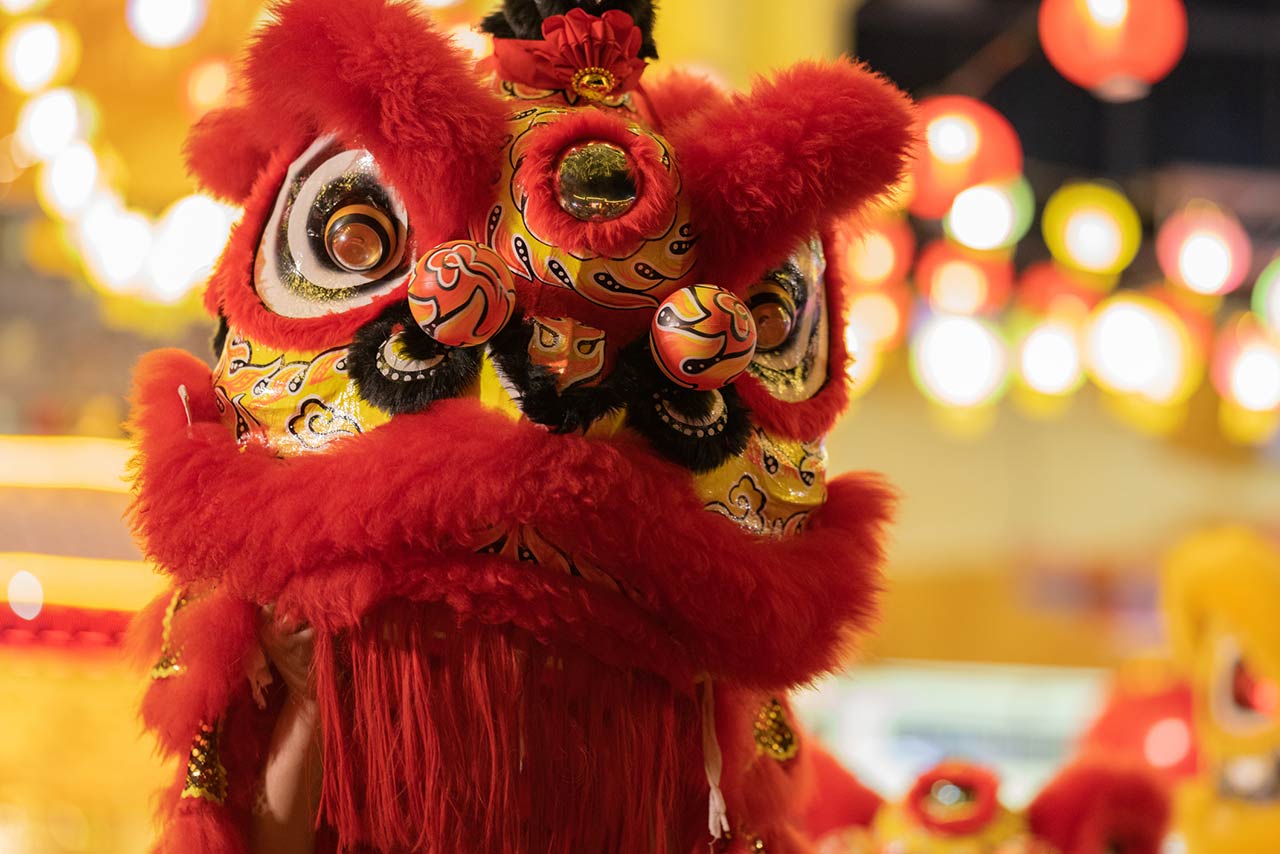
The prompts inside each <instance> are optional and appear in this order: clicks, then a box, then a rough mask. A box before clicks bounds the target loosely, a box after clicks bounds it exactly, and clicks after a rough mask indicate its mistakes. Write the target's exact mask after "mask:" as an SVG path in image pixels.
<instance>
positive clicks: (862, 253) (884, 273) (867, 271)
mask: <svg viewBox="0 0 1280 854" xmlns="http://www.w3.org/2000/svg"><path fill="white" fill-rule="evenodd" d="M849 255H850V258H851V260H852V262H853V274H854V276H856V277H857V279H858V281H859V282H862V283H863V284H865V285H871V286H874V285H877V284H879V283H880V282H882V281H884V280H885V279H886V278H888V276H889V274H890V273H892V272H893V266H894V262H895V261H896V260H897V259H896V257H895V255H896V251H895V250H894V248H893V241H892V240H890V239H889V237H888V235H886V234H885V233H884V232H882V231H869V232H867V233H866V234H865V235H863V236H862V237H861V238H860V239H859V240H857V241H855V242H854V244H853V246H851V247H850V249H849Z"/></svg>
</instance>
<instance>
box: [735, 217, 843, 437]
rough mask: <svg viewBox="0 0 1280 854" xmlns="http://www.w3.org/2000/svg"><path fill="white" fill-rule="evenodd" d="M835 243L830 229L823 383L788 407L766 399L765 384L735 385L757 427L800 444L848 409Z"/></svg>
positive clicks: (744, 380) (747, 380)
mask: <svg viewBox="0 0 1280 854" xmlns="http://www.w3.org/2000/svg"><path fill="white" fill-rule="evenodd" d="M837 242H838V241H836V239H835V237H834V233H833V232H832V231H831V230H827V231H825V232H824V233H823V238H822V246H823V251H824V253H825V254H826V258H827V277H826V289H827V291H826V295H827V322H828V332H827V381H826V384H825V385H823V386H822V388H820V389H818V392H817V394H815V395H814V396H813V397H811V398H809V399H808V400H804V401H800V402H798V403H787V402H786V401H782V400H778V399H777V398H776V397H774V396H773V395H772V394H770V393H769V389H768V388H767V387H765V385H764V383H762V382H761V381H760V380H758V379H756V378H755V377H753V376H751V375H750V374H743V375H742V376H740V377H739V378H738V379H737V380H736V383H735V388H737V390H738V394H739V395H741V397H742V400H743V402H744V403H746V404H747V408H749V409H750V410H751V414H752V417H753V419H754V420H755V422H756V423H757V424H759V425H760V426H761V427H763V428H765V429H766V430H768V431H769V432H770V433H773V434H775V435H778V436H782V437H785V438H787V439H795V440H797V441H800V442H812V441H814V440H815V439H819V438H821V437H822V436H824V435H826V434H827V433H828V432H830V430H831V428H832V427H834V426H835V423H836V419H838V418H839V417H840V415H841V413H843V412H844V410H845V407H847V406H848V405H849V373H848V369H849V348H848V346H847V345H846V344H845V340H844V332H845V327H846V326H848V323H849V318H848V309H847V305H846V298H845V291H846V284H845V282H846V279H845V276H844V267H843V265H844V258H843V256H842V255H841V254H840V253H838V252H837Z"/></svg>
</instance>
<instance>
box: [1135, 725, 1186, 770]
mask: <svg viewBox="0 0 1280 854" xmlns="http://www.w3.org/2000/svg"><path fill="white" fill-rule="evenodd" d="M1142 752H1143V756H1145V757H1146V760H1147V762H1149V763H1151V765H1152V767H1154V768H1172V767H1174V766H1175V765H1177V764H1178V763H1180V762H1182V760H1184V759H1186V758H1187V754H1189V753H1190V752H1191V728H1190V727H1188V726H1187V722H1186V721H1184V720H1181V719H1180V718H1164V719H1163V720H1159V721H1156V722H1155V723H1154V724H1152V725H1151V729H1149V730H1147V735H1146V738H1145V739H1143V744H1142Z"/></svg>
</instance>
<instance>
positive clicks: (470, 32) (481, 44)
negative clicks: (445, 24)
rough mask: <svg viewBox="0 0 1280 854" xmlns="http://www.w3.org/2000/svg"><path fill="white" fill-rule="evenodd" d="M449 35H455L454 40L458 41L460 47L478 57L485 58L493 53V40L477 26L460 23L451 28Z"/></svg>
mask: <svg viewBox="0 0 1280 854" xmlns="http://www.w3.org/2000/svg"><path fill="white" fill-rule="evenodd" d="M449 35H450V36H452V37H453V40H454V41H455V42H457V43H458V46H459V47H461V48H462V49H463V50H465V51H467V52H468V53H470V54H471V55H472V56H473V57H475V58H476V59H484V58H485V57H486V56H488V55H489V54H491V53H493V42H492V40H491V39H490V38H489V37H488V36H487V35H485V34H484V33H482V32H480V31H479V30H477V29H476V28H475V27H471V26H468V25H466V24H459V25H458V26H456V27H454V28H452V29H451V30H449Z"/></svg>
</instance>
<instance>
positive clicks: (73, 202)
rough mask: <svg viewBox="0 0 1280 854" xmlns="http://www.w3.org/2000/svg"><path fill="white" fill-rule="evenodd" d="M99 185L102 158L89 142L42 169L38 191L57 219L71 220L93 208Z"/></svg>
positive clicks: (70, 150) (47, 207) (77, 143)
mask: <svg viewBox="0 0 1280 854" xmlns="http://www.w3.org/2000/svg"><path fill="white" fill-rule="evenodd" d="M97 185H98V157H97V155H96V154H94V151H93V148H91V147H90V146H89V144H88V143H84V142H76V143H73V144H72V145H70V146H69V147H67V148H65V149H63V150H62V151H61V152H59V153H58V154H57V155H56V156H55V157H54V158H53V159H52V160H50V161H49V162H48V163H46V164H45V165H44V167H43V168H42V169H41V170H40V182H39V185H38V186H37V189H36V192H37V194H38V196H39V199H40V204H41V205H42V206H43V207H44V209H45V210H46V211H48V212H49V213H50V214H53V215H54V216H57V217H61V218H64V219H66V218H70V217H73V216H75V215H76V214H78V213H80V212H81V211H83V210H84V209H85V208H87V207H88V206H89V202H90V201H91V200H92V199H93V196H94V193H95V191H96V190H97Z"/></svg>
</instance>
